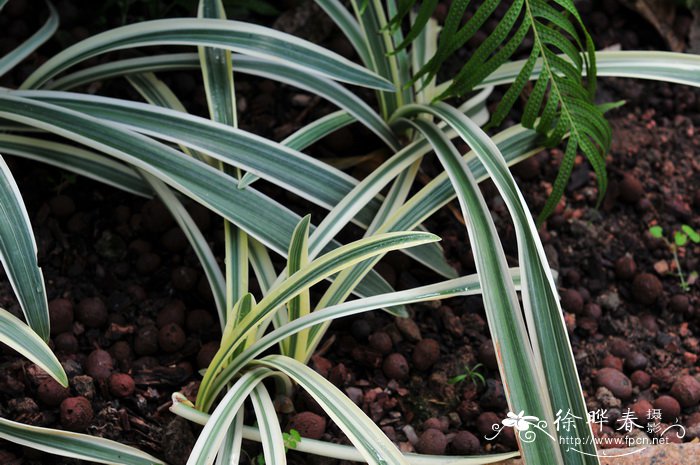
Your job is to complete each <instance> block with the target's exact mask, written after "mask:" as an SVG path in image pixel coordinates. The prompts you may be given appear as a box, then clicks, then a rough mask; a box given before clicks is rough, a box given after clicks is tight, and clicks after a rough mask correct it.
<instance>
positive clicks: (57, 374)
mask: <svg viewBox="0 0 700 465" xmlns="http://www.w3.org/2000/svg"><path fill="white" fill-rule="evenodd" d="M0 342H2V343H3V344H5V345H7V346H8V347H10V348H12V349H14V350H16V351H17V352H19V353H20V354H22V355H24V356H25V357H27V358H28V359H29V360H31V361H32V362H34V363H36V364H37V365H38V366H39V367H40V368H41V369H42V370H44V371H45V372H46V373H48V374H49V375H51V377H52V378H54V379H55V380H56V381H57V382H58V383H60V384H61V385H62V386H68V377H67V376H66V372H65V371H63V366H62V365H61V362H59V361H58V359H57V358H56V356H55V355H54V354H53V352H51V349H50V348H49V346H48V344H46V342H44V341H43V340H42V339H41V338H40V337H39V336H38V335H37V334H36V333H35V332H34V331H32V329H31V328H30V327H29V326H27V325H26V324H24V323H23V322H22V321H20V320H19V319H18V318H17V317H16V316H14V315H13V314H11V313H10V312H8V311H7V310H5V309H2V308H0Z"/></svg>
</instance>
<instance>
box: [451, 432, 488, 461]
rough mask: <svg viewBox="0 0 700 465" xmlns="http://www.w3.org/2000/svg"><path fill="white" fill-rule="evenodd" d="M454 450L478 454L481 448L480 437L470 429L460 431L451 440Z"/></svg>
mask: <svg viewBox="0 0 700 465" xmlns="http://www.w3.org/2000/svg"><path fill="white" fill-rule="evenodd" d="M451 447H452V450H453V451H454V452H455V453H457V454H460V455H473V454H477V453H478V452H479V450H480V449H481V443H480V442H479V438H477V437H476V436H475V435H474V434H472V433H470V432H469V431H458V432H457V434H455V437H454V438H452V442H451Z"/></svg>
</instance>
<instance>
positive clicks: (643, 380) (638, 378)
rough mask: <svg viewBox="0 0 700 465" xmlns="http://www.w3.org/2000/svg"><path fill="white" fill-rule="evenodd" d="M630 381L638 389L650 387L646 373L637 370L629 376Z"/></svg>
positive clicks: (649, 379) (649, 378) (649, 380)
mask: <svg viewBox="0 0 700 465" xmlns="http://www.w3.org/2000/svg"><path fill="white" fill-rule="evenodd" d="M630 381H632V384H634V385H635V386H637V387H638V388H639V389H641V390H644V389H648V388H649V386H651V376H649V374H647V372H646V371H642V370H637V371H635V372H634V373H632V374H631V375H630Z"/></svg>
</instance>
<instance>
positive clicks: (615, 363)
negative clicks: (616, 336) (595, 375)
mask: <svg viewBox="0 0 700 465" xmlns="http://www.w3.org/2000/svg"><path fill="white" fill-rule="evenodd" d="M601 365H602V366H604V367H606V368H614V369H616V370H618V371H622V366H623V365H624V363H623V362H622V359H621V358H620V357H615V356H614V355H610V354H608V355H606V356H605V358H604V359H603V361H602V362H601Z"/></svg>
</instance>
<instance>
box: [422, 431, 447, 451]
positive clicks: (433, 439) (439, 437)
mask: <svg viewBox="0 0 700 465" xmlns="http://www.w3.org/2000/svg"><path fill="white" fill-rule="evenodd" d="M445 449H447V438H446V437H445V434H444V433H443V432H442V431H440V430H438V429H434V428H430V429H428V430H425V431H424V432H423V434H421V435H420V437H419V438H418V443H417V444H416V450H417V451H418V452H420V453H421V454H428V455H443V454H444V453H445Z"/></svg>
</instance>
